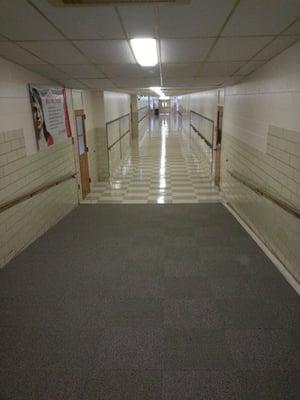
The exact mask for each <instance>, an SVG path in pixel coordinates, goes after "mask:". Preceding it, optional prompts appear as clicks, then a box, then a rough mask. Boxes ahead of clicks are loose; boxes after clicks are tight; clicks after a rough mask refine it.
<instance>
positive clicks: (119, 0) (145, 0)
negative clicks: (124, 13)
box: [48, 0, 191, 7]
mask: <svg viewBox="0 0 300 400" xmlns="http://www.w3.org/2000/svg"><path fill="white" fill-rule="evenodd" d="M48 1H49V3H51V4H52V5H53V6H56V7H73V6H122V5H123V6H124V5H126V6H130V5H138V4H153V5H154V4H157V5H159V4H170V5H171V4H174V5H175V4H190V2H191V0H48Z"/></svg>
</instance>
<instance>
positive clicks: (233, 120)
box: [221, 43, 300, 282]
mask: <svg viewBox="0 0 300 400" xmlns="http://www.w3.org/2000/svg"><path fill="white" fill-rule="evenodd" d="M299 60H300V44H299V43H298V44H296V45H294V46H292V47H291V48H290V49H288V50H286V51H285V52H283V53H282V54H281V55H279V56H278V57H276V58H274V59H273V60H272V61H271V62H269V63H268V64H266V65H265V66H263V67H262V68H260V69H259V70H258V71H257V72H255V73H254V74H252V75H250V76H249V78H248V79H246V80H245V81H244V82H241V83H240V84H239V85H236V86H234V87H232V88H228V89H226V95H225V108H224V125H223V144H222V179H221V185H222V191H223V193H224V194H225V198H226V200H228V201H229V202H230V203H231V204H232V205H233V206H234V208H235V209H236V210H237V211H238V213H239V214H240V215H241V216H242V217H243V219H244V220H245V221H246V222H247V223H248V224H249V225H250V226H251V227H252V229H253V230H254V231H255V232H256V233H258V235H259V236H260V237H261V238H262V239H263V241H264V242H265V243H266V244H267V245H268V247H269V248H270V249H271V250H272V251H273V252H274V253H275V254H276V255H277V256H278V257H279V258H280V259H281V261H282V262H283V263H284V264H285V266H286V267H287V269H288V270H289V272H290V273H291V274H292V275H293V276H294V277H295V278H296V279H297V280H298V281H299V282H300V246H299V243H300V222H299V219H297V218H296V217H295V216H293V215H291V214H289V213H287V212H286V211H284V210H283V209H282V208H280V207H279V206H278V205H276V204H274V203H272V202H271V201H270V200H267V199H265V198H264V197H262V196H259V195H257V194H256V193H254V192H253V191H252V190H250V189H248V188H247V187H246V186H244V185H243V184H241V183H239V182H238V181H237V180H236V179H234V178H233V177H232V176H231V175H230V174H229V171H232V172H234V173H238V175H240V176H242V177H244V178H245V179H246V180H247V181H249V182H251V183H253V184H254V185H255V186H257V187H259V188H261V189H263V190H265V191H268V192H270V193H271V194H272V195H274V196H275V197H276V198H278V199H280V200H282V201H284V202H285V203H288V204H290V205H291V207H293V208H295V209H298V210H299V209H300V113H299V108H300V75H299Z"/></svg>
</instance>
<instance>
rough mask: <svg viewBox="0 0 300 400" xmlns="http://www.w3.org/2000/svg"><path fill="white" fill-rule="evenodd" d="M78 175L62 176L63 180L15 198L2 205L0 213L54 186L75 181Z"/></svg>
mask: <svg viewBox="0 0 300 400" xmlns="http://www.w3.org/2000/svg"><path fill="white" fill-rule="evenodd" d="M76 175H77V174H76V173H73V174H70V175H65V176H62V177H61V178H59V179H55V180H53V181H50V182H48V183H46V184H44V185H42V186H39V187H37V188H35V189H33V190H31V191H30V192H26V193H23V194H21V195H20V196H18V197H15V198H14V199H12V200H8V201H6V202H5V203H2V204H0V213H2V212H4V211H6V210H8V209H9V208H12V207H14V206H16V205H17V204H20V203H22V202H23V201H25V200H29V199H32V198H33V197H34V196H36V195H38V194H40V193H43V192H46V191H47V190H49V189H51V188H52V187H54V186H57V185H59V184H61V183H63V182H66V181H68V180H70V179H75V178H76Z"/></svg>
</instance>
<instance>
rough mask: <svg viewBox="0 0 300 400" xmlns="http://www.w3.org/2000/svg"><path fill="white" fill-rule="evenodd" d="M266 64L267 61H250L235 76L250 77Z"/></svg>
mask: <svg viewBox="0 0 300 400" xmlns="http://www.w3.org/2000/svg"><path fill="white" fill-rule="evenodd" d="M263 64H265V61H249V62H247V63H245V64H244V65H243V66H242V68H240V69H239V70H238V71H237V73H236V74H235V75H248V74H250V73H251V72H253V71H255V70H256V69H257V68H259V67H261V66H262V65H263Z"/></svg>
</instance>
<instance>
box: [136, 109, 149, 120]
mask: <svg viewBox="0 0 300 400" xmlns="http://www.w3.org/2000/svg"><path fill="white" fill-rule="evenodd" d="M145 108H148V109H149V107H148V106H144V107H141V108H139V109H138V110H137V115H138V124H139V123H140V122H141V121H143V119H145V118H146V117H148V115H149V111H148V112H147V113H146V114H145V115H144V116H143V117H142V118H140V119H139V111H142V110H144V109H145Z"/></svg>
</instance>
